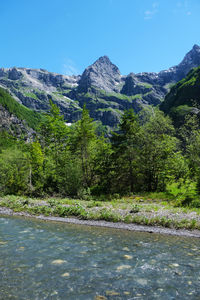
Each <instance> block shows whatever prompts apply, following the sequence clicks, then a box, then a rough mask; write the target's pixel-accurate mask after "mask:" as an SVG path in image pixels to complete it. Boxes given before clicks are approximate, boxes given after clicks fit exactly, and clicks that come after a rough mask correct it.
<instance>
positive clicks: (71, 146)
mask: <svg viewBox="0 0 200 300" xmlns="http://www.w3.org/2000/svg"><path fill="white" fill-rule="evenodd" d="M50 105H51V110H50V112H49V114H46V116H45V117H43V118H41V121H40V122H39V119H38V126H37V135H36V137H33V138H32V140H31V141H29V142H27V141H26V142H25V141H24V139H23V138H21V139H19V138H15V137H13V136H11V135H9V134H8V133H7V132H6V131H3V130H2V131H1V133H0V134H1V136H0V174H1V176H0V193H1V194H2V195H6V194H15V195H30V196H32V197H34V196H35V197H38V196H40V197H42V196H51V195H60V196H70V197H76V198H77V197H78V198H80V199H81V198H83V199H90V198H92V197H99V198H100V197H101V196H102V195H107V197H108V198H109V195H113V194H115V195H130V194H134V193H139V192H151V191H161V192H166V193H168V194H169V195H173V196H174V198H175V199H177V202H178V205H190V206H196V207H200V201H199V200H198V194H199V193H200V150H199V149H200V130H199V121H198V118H197V115H195V114H189V115H186V117H185V121H184V123H183V125H182V126H181V127H178V128H176V129H175V128H174V126H173V123H172V121H171V119H170V117H169V116H165V114H164V112H162V111H160V110H159V109H158V108H154V109H153V108H152V109H150V110H149V111H147V112H142V113H141V114H140V116H137V115H135V114H134V112H133V110H127V111H125V112H124V114H123V116H122V119H121V122H120V124H119V128H118V130H116V131H115V132H112V133H111V134H110V136H109V137H105V136H104V134H103V133H102V134H101V133H100V130H99V127H98V126H97V125H98V124H97V123H96V122H94V121H93V120H92V119H91V118H90V115H89V111H88V110H87V109H86V106H84V108H83V111H82V117H81V119H80V120H79V121H78V122H76V123H75V124H72V125H71V126H67V125H66V123H65V121H64V118H63V117H62V116H61V115H60V111H59V108H58V107H57V106H56V105H55V104H54V103H53V102H50ZM180 195H181V197H179V196H180Z"/></svg>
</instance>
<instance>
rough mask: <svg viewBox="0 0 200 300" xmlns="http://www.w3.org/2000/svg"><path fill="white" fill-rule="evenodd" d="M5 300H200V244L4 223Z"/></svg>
mask: <svg viewBox="0 0 200 300" xmlns="http://www.w3.org/2000/svg"><path fill="white" fill-rule="evenodd" d="M100 295H101V296H104V297H105V298H103V297H102V298H98V296H100ZM0 299H5V300H7V299H20V300H22V299H26V300H28V299H31V300H32V299H38V300H42V299H69V300H73V299H76V300H77V299H84V300H89V299H200V239H193V238H181V237H172V236H162V235H155V234H148V233H137V232H128V231H122V230H113V229H105V228H94V227H87V226H85V227H84V226H76V225H69V224H58V223H46V222H42V221H38V220H32V219H23V218H17V217H15V218H14V217H0Z"/></svg>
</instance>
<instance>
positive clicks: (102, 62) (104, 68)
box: [79, 55, 121, 92]
mask: <svg viewBox="0 0 200 300" xmlns="http://www.w3.org/2000/svg"><path fill="white" fill-rule="evenodd" d="M120 80H121V75H120V71H119V69H118V67H117V66H116V65H114V64H113V63H112V62H111V61H110V59H109V57H108V56H106V55H105V56H101V57H100V58H98V59H97V60H96V61H95V62H94V63H93V64H92V65H91V66H89V67H88V68H86V69H85V71H84V72H83V74H82V76H81V79H80V81H79V91H82V92H87V91H88V90H90V89H92V88H93V87H95V88H98V89H101V90H105V91H106V92H112V91H115V90H116V85H118V84H119V83H120Z"/></svg>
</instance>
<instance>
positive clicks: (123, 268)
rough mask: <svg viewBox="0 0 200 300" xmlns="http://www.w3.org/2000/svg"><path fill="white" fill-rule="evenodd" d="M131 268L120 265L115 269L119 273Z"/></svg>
mask: <svg viewBox="0 0 200 300" xmlns="http://www.w3.org/2000/svg"><path fill="white" fill-rule="evenodd" d="M130 268H131V266H129V265H121V266H119V267H117V271H121V270H126V269H130Z"/></svg>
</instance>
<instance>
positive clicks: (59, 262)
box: [51, 259, 66, 265]
mask: <svg viewBox="0 0 200 300" xmlns="http://www.w3.org/2000/svg"><path fill="white" fill-rule="evenodd" d="M64 263H66V260H62V259H55V260H53V261H52V262H51V264H52V265H62V264H64Z"/></svg>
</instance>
